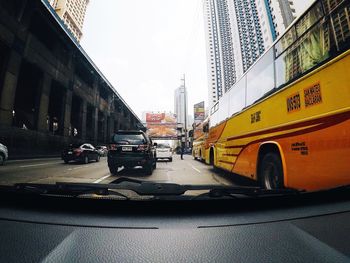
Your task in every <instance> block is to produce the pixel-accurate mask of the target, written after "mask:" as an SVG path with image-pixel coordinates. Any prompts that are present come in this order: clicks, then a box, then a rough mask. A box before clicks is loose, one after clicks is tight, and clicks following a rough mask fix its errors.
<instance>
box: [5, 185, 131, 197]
mask: <svg viewBox="0 0 350 263" xmlns="http://www.w3.org/2000/svg"><path fill="white" fill-rule="evenodd" d="M7 189H8V188H7ZM11 190H15V191H16V192H22V193H33V194H39V195H40V194H43V195H67V196H74V197H77V196H82V195H92V194H96V195H103V196H110V195H113V196H120V197H123V198H125V199H130V198H129V197H128V196H126V195H124V194H122V193H119V192H116V191H110V190H109V188H108V187H101V185H97V184H81V183H56V184H35V183H18V184H15V185H14V186H13V188H11Z"/></svg>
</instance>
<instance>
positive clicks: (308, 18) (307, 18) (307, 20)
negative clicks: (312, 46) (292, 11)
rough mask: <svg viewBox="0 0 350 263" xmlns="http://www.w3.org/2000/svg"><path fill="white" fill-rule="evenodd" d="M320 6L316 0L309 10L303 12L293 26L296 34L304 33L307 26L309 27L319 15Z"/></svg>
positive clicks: (320, 15)
mask: <svg viewBox="0 0 350 263" xmlns="http://www.w3.org/2000/svg"><path fill="white" fill-rule="evenodd" d="M322 16H323V13H322V6H321V2H318V3H317V4H316V5H315V6H314V7H312V8H311V10H310V11H309V12H307V13H306V14H304V15H303V16H302V17H301V18H300V20H299V21H298V22H297V23H296V25H295V28H296V32H297V36H298V37H300V36H302V34H304V33H305V32H306V31H307V30H308V29H309V28H311V27H312V26H313V25H314V24H315V23H316V22H317V21H318V20H319V19H320V18H321V17H322Z"/></svg>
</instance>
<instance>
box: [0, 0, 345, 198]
mask: <svg viewBox="0 0 350 263" xmlns="http://www.w3.org/2000/svg"><path fill="white" fill-rule="evenodd" d="M281 3H283V5H282V4H281ZM0 10H1V14H2V16H3V17H4V19H1V20H2V22H1V30H0V143H1V144H2V145H4V146H3V147H0V185H6V186H14V185H16V184H18V183H32V184H39V185H43V186H44V185H45V186H46V185H47V184H48V185H55V184H56V183H87V184H93V185H99V186H101V185H114V186H115V185H118V187H117V189H115V188H114V190H115V191H117V190H118V191H119V190H120V188H123V187H126V188H128V187H130V185H131V184H140V185H141V186H142V183H139V182H137V183H136V182H135V181H127V183H125V181H123V180H124V179H125V178H127V179H137V180H141V181H147V182H153V183H164V184H168V186H169V185H170V186H169V187H170V188H168V186H164V185H158V186H159V189H162V190H159V189H158V188H157V187H155V185H152V184H148V185H146V187H145V188H143V187H141V186H140V188H142V189H139V188H138V190H139V191H140V192H141V193H142V194H146V192H147V189H149V190H150V195H157V194H159V195H164V196H166V195H167V194H169V195H170V194H171V193H172V194H174V192H175V193H176V194H178V193H180V194H181V195H182V190H183V189H186V190H185V191H184V193H183V195H195V196H196V195H199V194H203V193H208V191H210V189H211V187H214V186H220V187H223V186H224V187H235V189H234V190H232V189H231V190H228V189H226V188H225V189H222V188H220V189H219V190H220V192H215V191H216V190H217V189H216V190H215V191H212V192H211V195H210V197H212V196H213V195H214V196H215V194H216V196H217V197H218V196H220V197H221V196H224V195H228V194H230V195H231V194H236V193H243V192H246V193H249V194H250V195H252V194H256V193H257V192H256V191H257V190H256V188H259V189H260V190H264V191H260V190H259V194H265V193H266V192H265V190H267V192H268V191H270V190H271V191H272V192H273V191H277V192H279V191H280V192H279V193H282V192H283V191H285V190H287V191H285V192H283V193H287V192H288V191H289V190H293V191H297V192H314V191H320V190H327V189H331V188H336V187H340V186H345V185H349V184H350V172H349V171H350V162H349V156H350V143H349V134H350V92H349V91H350V86H349V77H348V76H349V65H350V50H349V48H350V34H349V32H350V23H349V16H348V13H349V10H350V0H344V1H327V0H307V1H304V0H303V1H301V0H300V1H299V0H294V1H280V0H270V1H262V0H252V1H238V0H230V1H226V0H222V1H221V0H147V1H146V0H134V1H121V0H105V1H98V0H91V1H88V0H74V1H54V0H31V1H26V0H16V1H14V3H12V1H0ZM18 29H20V30H18ZM1 144H0V145H1ZM94 146H97V147H96V148H94ZM120 178H123V180H122V181H123V183H122V184H121V185H120V184H119V183H118V182H120V181H118V179H120ZM174 184H176V185H177V184H179V185H185V186H186V187H184V188H181V187H178V186H174ZM194 185H195V186H196V188H195V191H192V190H191V189H194V188H191V186H194ZM203 185H207V187H201V186H203ZM209 186H211V187H209ZM91 187H92V188H93V186H89V187H87V190H91V189H92V188H91ZM152 187H155V189H152ZM237 188H239V189H237ZM248 188H249V189H248ZM67 189H71V188H69V187H68V186H67ZM111 189H112V187H111ZM157 189H158V190H159V192H157V191H158V190H157ZM174 189H175V190H176V189H180V190H181V189H182V190H181V191H180V190H178V191H175V190H174ZM51 190H53V189H51ZM73 190H74V189H73ZM83 190H86V189H85V188H84V189H83ZM102 190H103V191H105V192H106V191H107V190H110V189H102ZM102 190H101V189H99V190H98V191H95V190H94V191H93V193H94V194H96V195H98V193H99V191H101V192H103V191H102ZM151 190H152V191H151ZM166 190H169V192H168V193H167V192H166ZM271 191H270V192H269V193H272V192H271ZM38 192H40V193H41V192H45V191H44V190H43V191H41V190H40V191H38ZM81 192H84V191H81ZM55 193H56V192H55ZM151 193H152V194H151ZM137 195H138V194H137V193H133V194H130V195H128V198H133V197H135V196H137ZM218 199H220V198H218Z"/></svg>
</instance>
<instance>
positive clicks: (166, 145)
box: [157, 143, 170, 149]
mask: <svg viewBox="0 0 350 263" xmlns="http://www.w3.org/2000/svg"><path fill="white" fill-rule="evenodd" d="M157 148H159V149H168V148H170V145H169V144H162V143H158V144H157Z"/></svg>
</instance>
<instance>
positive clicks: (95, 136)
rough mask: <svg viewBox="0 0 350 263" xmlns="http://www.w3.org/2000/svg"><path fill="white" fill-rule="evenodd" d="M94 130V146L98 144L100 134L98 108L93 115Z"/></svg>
mask: <svg viewBox="0 0 350 263" xmlns="http://www.w3.org/2000/svg"><path fill="white" fill-rule="evenodd" d="M92 130H93V134H94V142H93V143H94V144H96V143H97V135H98V134H97V132H98V108H96V107H95V109H94V111H93V113H92Z"/></svg>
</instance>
